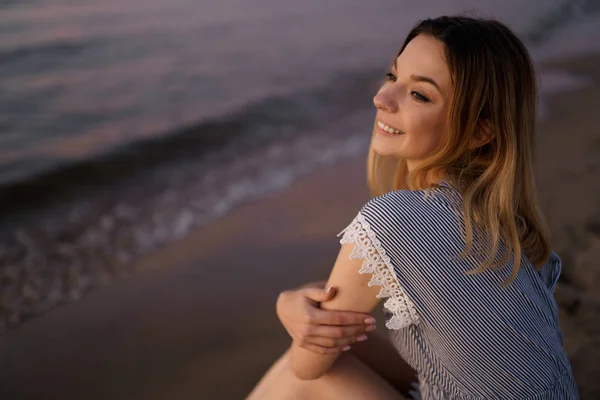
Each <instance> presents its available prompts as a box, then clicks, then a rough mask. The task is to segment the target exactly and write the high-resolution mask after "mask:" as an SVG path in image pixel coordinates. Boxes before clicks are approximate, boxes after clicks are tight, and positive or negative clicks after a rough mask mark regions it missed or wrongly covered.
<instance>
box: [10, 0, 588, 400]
mask: <svg viewBox="0 0 600 400" xmlns="http://www.w3.org/2000/svg"><path fill="white" fill-rule="evenodd" d="M452 13H467V14H468V15H475V16H484V17H494V18H498V19H500V20H502V21H503V22H505V23H506V24H508V25H509V26H510V27H511V28H512V29H514V30H515V31H516V32H517V33H518V34H519V36H520V37H521V38H522V39H523V41H524V42H525V43H526V45H527V46H528V48H529V50H530V51H531V54H532V55H533V57H534V59H535V63H536V68H537V71H538V78H539V80H538V83H539V90H540V128H539V131H540V132H539V133H538V143H539V145H538V182H539V190H540V196H541V201H542V205H543V207H544V210H545V212H546V215H547V216H548V219H549V224H550V225H551V228H552V232H553V240H554V242H553V244H554V247H555V250H556V251H557V252H558V253H559V255H560V256H561V257H562V258H563V261H564V272H563V278H562V281H561V285H560V286H559V288H558V289H557V299H558V300H559V304H560V307H561V325H562V326H563V330H564V334H565V346H566V348H567V351H568V352H569V355H570V357H571V359H572V362H573V367H574V371H575V373H576V379H577V381H578V383H579V385H580V389H581V391H582V398H590V399H592V398H600V385H599V384H598V382H594V379H593V377H594V376H598V374H599V373H600V366H599V365H600V353H599V352H598V350H597V349H598V348H599V347H598V345H600V343H599V342H600V324H599V323H598V322H597V321H598V317H599V316H600V295H598V291H597V286H595V285H596V284H600V273H599V271H600V266H599V265H598V261H597V260H598V259H599V258H598V256H599V255H600V254H598V253H599V251H600V208H599V205H600V201H599V200H600V197H599V193H598V190H599V185H598V182H599V180H598V177H599V172H598V163H599V156H598V154H599V152H600V138H599V137H600V135H598V126H600V125H599V123H600V121H599V118H600V117H599V116H598V114H597V112H596V110H598V107H600V96H599V93H600V92H599V91H598V87H597V83H598V82H599V80H600V2H599V1H597V0H587V1H586V0H536V1H527V2H524V1H517V0H485V1H467V0H451V1H442V0H423V1H419V2H412V1H406V0H393V1H392V0H370V1H351V2H349V1H342V0H319V1H316V0H305V1H302V2H298V1H296V2H291V1H274V0H253V1H243V0H220V1H218V2H215V1H213V2H208V1H205V0H195V1H192V0H169V1H167V0H146V1H142V0H122V1H113V0H105V1H102V2H100V1H92V0H46V1H38V0H21V1H12V0H0V216H1V218H2V223H1V224H0V396H2V398H3V399H4V398H6V399H20V398H28V399H29V398H36V399H37V398H39V399H55V398H56V399H80V398H86V399H96V398H97V399H108V398H110V399H132V398H142V397H143V398H145V399H148V398H156V399H163V398H169V399H171V398H181V399H186V398H202V399H204V398H206V399H213V398H214V399H239V398H243V397H244V396H245V395H246V394H247V393H248V392H249V391H250V389H251V388H252V386H253V384H254V383H255V382H256V381H257V380H258V378H259V377H260V376H261V375H262V373H264V371H265V370H266V368H267V367H268V366H269V365H270V363H271V362H273V361H274V360H275V358H276V357H277V355H278V354H280V353H281V352H282V351H283V350H284V349H285V346H286V345H287V338H286V336H285V333H284V332H283V331H282V329H281V327H280V326H279V325H278V324H277V321H276V318H275V316H274V310H273V308H274V301H275V298H276V295H277V293H278V292H279V291H281V290H283V289H286V288H290V287H293V286H295V285H299V284H302V283H305V282H307V281H309V280H311V279H324V278H326V277H327V272H328V271H329V268H330V266H331V264H332V262H333V260H334V257H335V255H336V253H337V248H338V244H337V240H336V238H335V235H336V234H337V233H338V232H339V231H340V230H342V229H343V228H344V227H345V225H346V224H347V223H349V222H350V220H351V219H352V217H353V216H354V215H355V213H356V212H357V211H358V209H359V207H360V206H361V205H362V203H363V202H364V201H366V200H367V199H368V191H367V189H366V183H365V171H364V170H365V168H364V167H365V156H366V152H367V148H368V144H369V139H370V133H371V128H372V122H373V116H374V108H373V106H372V97H373V95H374V93H375V91H376V89H377V87H378V84H379V83H380V82H381V80H382V79H383V77H384V74H385V72H386V69H387V67H388V65H389V63H390V61H391V60H392V59H393V57H394V55H395V54H396V52H397V50H398V48H399V46H400V45H401V43H402V41H403V39H404V36H405V35H406V33H407V32H408V31H409V30H410V28H411V27H412V26H413V25H414V24H415V23H416V22H417V21H418V20H420V19H423V18H426V17H435V16H438V15H442V14H452ZM93 288H95V289H94V290H91V289H93ZM57 306H58V307H57ZM34 317H35V318H34Z"/></svg>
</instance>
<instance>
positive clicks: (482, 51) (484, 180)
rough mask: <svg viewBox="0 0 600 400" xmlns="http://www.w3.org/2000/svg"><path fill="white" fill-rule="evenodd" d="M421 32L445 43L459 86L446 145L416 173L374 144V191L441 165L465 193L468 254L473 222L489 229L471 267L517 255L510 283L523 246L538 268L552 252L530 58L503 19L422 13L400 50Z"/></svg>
mask: <svg viewBox="0 0 600 400" xmlns="http://www.w3.org/2000/svg"><path fill="white" fill-rule="evenodd" d="M418 35H427V36H429V37H431V38H434V39H437V40H439V41H441V42H442V43H444V47H445V57H446V62H447V64H448V67H449V69H450V74H451V77H452V84H453V86H454V96H453V98H452V100H451V106H450V109H449V111H448V127H449V132H448V135H447V136H446V137H445V139H444V143H443V145H442V147H441V148H440V149H439V150H438V151H437V152H436V153H435V154H433V155H432V156H431V157H429V158H428V159H427V160H424V161H423V162H422V163H421V164H420V165H419V166H418V167H416V168H415V169H414V170H411V171H410V173H408V171H407V168H406V161H405V160H404V159H399V158H394V157H392V156H383V155H380V154H377V153H376V152H375V151H374V149H373V147H372V146H371V148H370V150H369V156H368V160H367V164H368V166H367V177H368V184H369V188H370V190H371V194H372V195H373V196H379V195H381V194H383V193H386V192H388V191H391V190H398V189H414V188H424V187H427V184H426V182H427V179H428V174H429V173H430V172H433V171H443V172H444V173H445V176H446V178H445V179H446V180H448V181H450V182H451V183H452V184H453V185H454V186H455V187H457V188H458V190H459V191H460V192H461V194H462V196H463V200H464V216H465V226H464V233H465V241H466V247H465V250H464V252H463V253H462V256H466V255H467V254H469V253H471V252H472V250H473V232H474V228H475V229H481V230H482V231H483V232H486V237H487V238H488V239H489V243H490V244H491V251H490V252H489V254H487V256H485V257H484V260H483V262H482V264H481V266H480V267H478V268H476V269H474V270H471V271H468V272H467V273H468V274H474V273H479V272H483V271H485V270H487V269H488V268H492V267H493V268H501V267H506V266H507V265H509V264H510V261H511V259H514V266H513V269H512V273H511V275H510V277H509V279H508V280H507V281H506V282H505V285H508V284H510V282H512V281H513V280H514V278H515V277H516V276H517V273H518V271H519V268H520V266H521V257H522V255H523V254H524V255H525V256H526V257H527V258H528V260H529V261H530V262H531V263H532V264H533V265H534V266H535V267H536V268H538V269H540V268H541V267H542V266H543V265H544V264H545V262H546V261H547V260H548V258H549V255H550V241H549V232H548V228H547V226H546V223H545V220H544V217H543V215H542V212H541V210H540V207H539V204H538V200H537V195H536V187H535V180H534V168H533V164H534V154H533V152H534V131H535V122H536V103H537V99H536V82H535V73H534V68H533V65H532V62H531V58H530V56H529V54H528V52H527V49H526V48H525V46H524V45H523V43H522V42H521V41H520V40H519V39H518V38H517V37H516V35H515V34H514V33H513V32H511V30H510V29H508V28H507V27H506V26H505V25H503V24H502V23H500V22H498V21H495V20H486V19H475V18H470V17H463V16H444V17H439V18H435V19H426V20H423V21H421V22H420V23H418V24H417V25H416V26H415V27H414V28H413V29H412V31H410V33H409V34H408V36H407V38H406V40H405V41H404V44H403V45H402V47H401V48H400V51H399V52H398V54H397V55H396V57H397V56H399V55H400V54H401V53H402V51H403V50H404V49H405V48H406V46H407V44H408V43H409V42H410V41H411V40H412V39H414V38H415V37H416V36H418ZM396 57H394V60H395V59H396ZM481 129H486V130H488V132H489V133H490V134H491V135H490V136H491V141H489V142H488V143H487V144H485V145H483V146H481V147H479V148H476V149H472V148H469V144H470V143H471V141H472V139H473V137H474V135H476V134H477V132H478V131H479V130H481ZM373 135H375V127H374V129H373ZM500 254H501V257H499V256H500Z"/></svg>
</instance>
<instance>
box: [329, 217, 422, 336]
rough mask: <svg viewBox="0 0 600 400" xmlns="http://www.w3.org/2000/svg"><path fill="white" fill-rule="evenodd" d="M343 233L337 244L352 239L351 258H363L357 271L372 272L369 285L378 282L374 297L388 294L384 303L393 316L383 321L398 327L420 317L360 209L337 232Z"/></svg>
mask: <svg viewBox="0 0 600 400" xmlns="http://www.w3.org/2000/svg"><path fill="white" fill-rule="evenodd" d="M342 233H343V234H344V236H343V237H342V238H341V239H340V244H344V243H354V248H353V249H352V253H351V254H350V259H357V258H362V259H364V262H363V264H362V266H361V268H360V270H359V271H358V272H359V273H361V274H365V273H370V274H373V277H372V278H371V280H370V281H369V286H381V290H380V291H379V294H378V295H377V297H378V298H384V297H388V299H387V300H386V302H385V303H384V305H383V306H384V307H385V308H386V309H387V310H389V311H390V312H391V313H392V317H391V318H390V319H388V320H387V321H386V323H385V326H386V327H387V328H389V329H395V330H398V329H403V328H406V327H407V326H409V325H411V324H416V323H418V322H419V317H418V315H417V312H416V310H415V306H414V304H413V303H412V301H410V299H409V298H408V296H407V295H406V293H405V292H404V289H402V287H401V286H400V284H399V283H398V280H397V279H396V275H395V273H394V268H393V267H392V263H391V261H390V258H389V257H387V256H386V254H385V250H384V249H383V247H381V244H380V243H379V240H378V239H377V237H376V236H375V233H374V232H373V231H372V230H371V227H370V226H369V223H368V222H367V221H366V220H365V218H364V216H363V215H362V214H361V213H360V212H359V213H358V215H357V216H356V218H354V220H353V221H352V223H351V224H350V225H348V226H347V227H346V228H345V229H344V230H343V231H341V232H340V233H339V234H338V236H340V235H341V234H342Z"/></svg>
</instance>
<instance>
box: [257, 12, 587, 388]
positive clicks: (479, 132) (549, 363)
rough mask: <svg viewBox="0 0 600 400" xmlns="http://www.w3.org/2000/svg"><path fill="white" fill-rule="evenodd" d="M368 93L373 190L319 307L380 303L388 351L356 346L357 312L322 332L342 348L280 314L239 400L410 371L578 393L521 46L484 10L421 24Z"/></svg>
mask: <svg viewBox="0 0 600 400" xmlns="http://www.w3.org/2000/svg"><path fill="white" fill-rule="evenodd" d="M374 103H375V106H376V108H377V115H376V121H375V127H374V132H373V137H372V142H371V149H370V152H369V160H368V183H369V186H370V188H371V191H372V193H373V195H374V198H373V199H372V200H370V201H369V202H368V203H367V204H366V205H365V206H364V207H363V208H362V209H361V210H360V212H359V213H358V214H357V216H356V217H355V219H354V220H353V221H352V222H351V224H350V225H349V226H348V227H347V228H346V229H344V230H343V231H342V233H343V237H342V239H341V241H340V242H341V243H342V247H341V250H340V253H339V256H338V258H337V260H336V262H335V264H334V266H333V270H332V272H331V275H330V278H329V280H328V283H327V286H328V287H335V288H336V290H337V294H336V295H335V297H333V298H331V299H329V300H326V301H322V302H321V303H320V308H321V309H322V310H346V311H354V312H360V313H370V312H371V311H372V310H373V309H374V307H375V306H376V305H377V303H378V302H379V300H380V298H386V299H387V300H386V302H385V304H384V309H385V311H386V327H387V329H388V330H389V334H390V343H391V344H392V345H393V346H394V348H395V351H392V350H389V347H386V346H389V345H388V344H387V343H386V342H384V341H382V340H380V339H377V336H373V335H370V336H371V337H370V339H369V340H367V341H366V342H364V339H365V336H364V335H362V332H366V331H367V325H368V324H366V322H370V321H365V320H364V318H365V317H366V314H358V316H360V318H361V319H362V320H363V322H364V323H360V322H358V321H360V319H359V320H358V321H353V322H358V323H356V324H355V325H350V327H345V328H339V327H338V328H337V329H338V330H340V329H346V331H352V332H351V333H352V334H353V335H354V334H355V333H357V332H358V336H352V338H351V339H350V342H357V341H363V342H362V343H360V344H358V343H357V344H356V345H352V346H351V347H352V351H350V352H348V351H340V350H349V346H345V345H346V344H347V342H348V340H345V341H341V342H339V343H331V342H329V343H328V342H327V340H326V339H324V337H323V336H326V335H325V334H324V333H323V332H324V330H326V329H327V328H329V329H336V328H332V327H327V326H326V325H322V324H320V323H319V322H318V321H317V322H316V324H313V325H312V328H311V329H313V331H312V335H311V336H315V338H314V339H313V340H307V339H306V335H301V334H298V331H297V330H298V329H299V327H300V324H298V323H294V322H293V319H291V318H287V320H286V318H282V321H284V323H286V328H287V329H288V331H290V334H291V335H292V337H293V338H294V340H293V342H292V345H291V347H290V349H289V351H288V352H286V353H285V354H284V355H283V356H282V358H281V359H280V360H279V361H278V362H277V363H276V364H275V365H274V366H273V367H272V369H271V370H270V371H269V372H268V373H267V375H266V376H265V377H264V378H263V380H262V381H261V382H260V384H259V385H258V386H257V388H256V389H255V391H254V392H253V393H252V394H251V396H250V398H251V399H287V398H299V399H309V398H314V399H329V398H331V399H338V398H339V399H396V398H402V397H401V393H404V394H405V395H406V394H408V393H409V392H408V386H409V385H408V383H409V382H410V381H411V380H412V379H416V380H418V390H419V392H420V393H418V395H419V396H420V397H421V398H423V399H446V398H448V399H576V398H578V393H577V388H576V385H575V382H574V380H573V377H572V373H571V366H570V364H569V361H568V359H567V357H566V355H565V352H564V350H563V346H562V334H561V332H560V329H559V326H558V316H557V306H556V303H555V301H554V297H553V291H554V288H555V286H556V283H557V280H558V276H559V274H560V270H561V262H560V259H559V258H558V256H557V255H556V254H555V253H554V252H552V251H551V249H550V243H549V239H548V236H549V235H548V230H547V227H546V226H545V224H544V219H543V216H542V214H541V212H540V209H539V205H538V201H537V198H536V194H535V185H534V173H533V150H534V143H533V134H534V123H535V119H536V115H535V105H536V88H535V75H534V71H533V67H532V64H531V60H530V57H529V55H528V53H527V50H526V49H525V47H524V46H523V44H522V43H521V42H520V41H519V39H518V38H517V37H516V36H515V35H514V34H513V33H512V32H511V31H510V30H509V29H508V28H507V27H506V26H504V25H502V24H501V23H499V22H497V21H493V20H479V19H472V18H466V17H440V18H436V19H428V20H425V21H422V22H421V23H419V24H418V25H417V26H416V27H415V28H414V29H413V30H412V31H411V32H410V33H409V35H408V37H407V39H406V40H405V42H404V45H403V46H402V47H401V49H400V52H399V54H398V55H397V57H396V58H395V59H394V60H393V63H392V66H391V69H390V71H389V72H388V74H387V80H386V82H385V83H384V84H383V85H382V87H381V89H380V90H379V91H378V93H377V94H376V96H375V98H374ZM303 290H305V291H306V290H313V291H315V292H316V294H317V295H318V294H320V293H321V292H318V290H319V289H316V288H308V289H303ZM294 296H295V295H294V293H293V292H286V293H284V294H282V296H280V299H279V302H278V311H279V315H280V316H282V315H290V314H293V313H297V314H301V313H304V312H306V311H305V310H303V307H306V303H305V302H304V303H303V302H302V301H299V300H298V299H299V298H298V296H295V297H294ZM292 300H293V301H292ZM321 300H324V299H320V301H321ZM296 304H297V305H296ZM294 307H295V308H294ZM309 310H310V306H309ZM323 312H324V311H323ZM319 315H320V318H322V317H323V316H322V315H321V314H319ZM351 315H352V314H351ZM351 318H353V317H351ZM338 322H343V321H338ZM340 325H343V324H340ZM338 333H339V334H340V335H339V336H345V335H344V334H343V332H338ZM347 333H348V332H346V334H347ZM372 339H376V340H375V341H372ZM308 342H312V343H308ZM367 343H369V345H368V346H367V345H366V344H367ZM309 344H310V346H309ZM319 344H320V345H321V346H327V345H333V348H332V349H331V350H328V351H325V352H324V351H320V350H319V347H315V345H319ZM311 346H312V347H311ZM321 348H322V347H321ZM361 348H362V350H361ZM397 355H400V357H401V360H400V357H397ZM359 359H360V360H362V361H359ZM413 394H414V395H417V393H413Z"/></svg>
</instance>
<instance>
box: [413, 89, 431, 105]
mask: <svg viewBox="0 0 600 400" xmlns="http://www.w3.org/2000/svg"><path fill="white" fill-rule="evenodd" d="M410 94H411V95H412V97H414V98H415V100H417V101H422V102H423V103H427V102H428V101H429V99H428V98H427V97H425V96H423V95H422V94H421V93H419V92H414V91H413V92H410Z"/></svg>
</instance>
